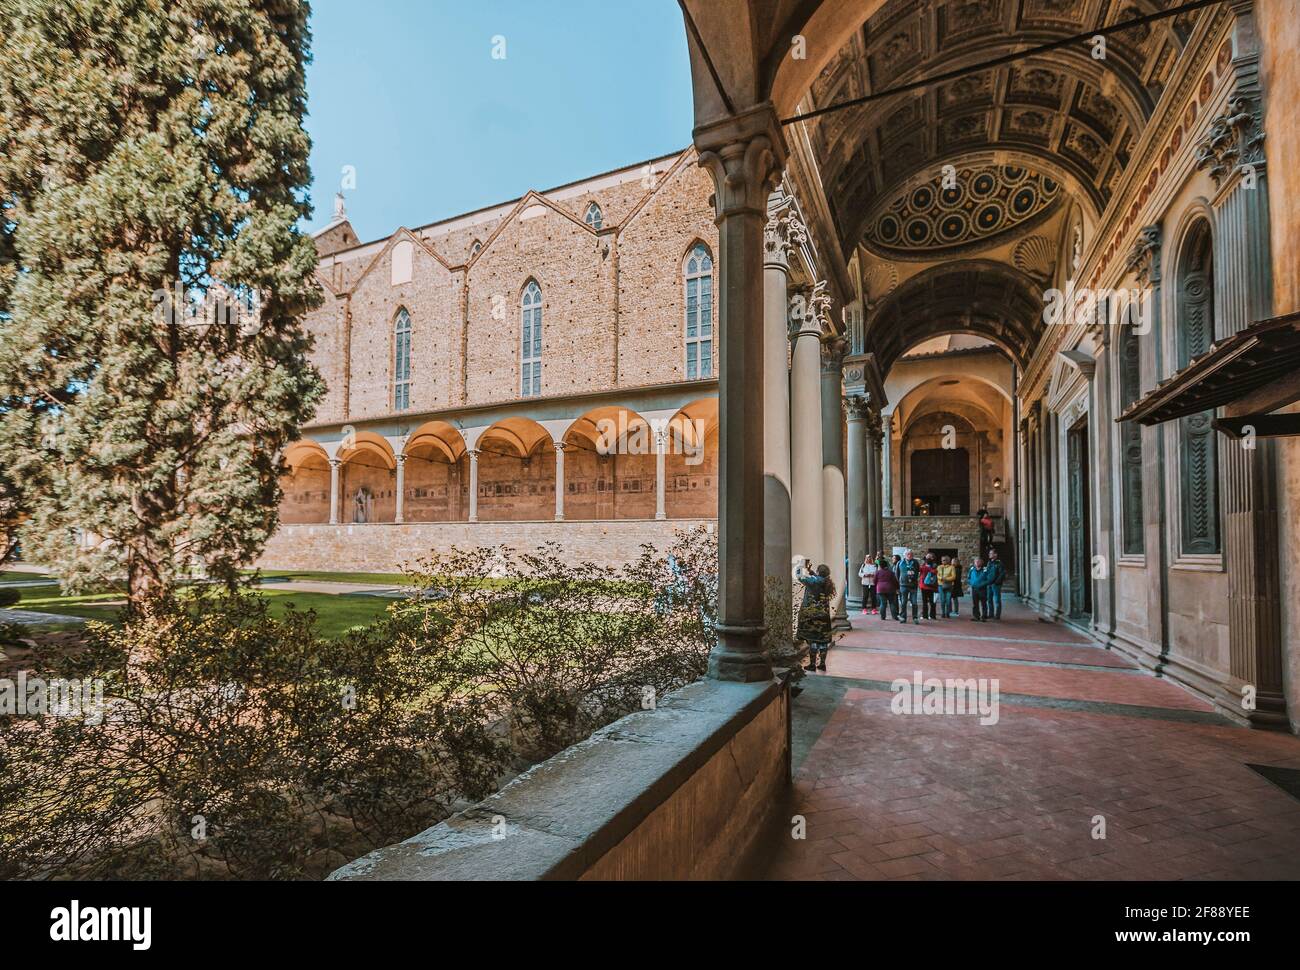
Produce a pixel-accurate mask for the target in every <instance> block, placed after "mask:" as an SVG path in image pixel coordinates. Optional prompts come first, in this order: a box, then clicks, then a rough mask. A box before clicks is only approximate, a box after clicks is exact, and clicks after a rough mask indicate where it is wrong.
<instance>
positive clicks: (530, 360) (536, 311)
mask: <svg viewBox="0 0 1300 970" xmlns="http://www.w3.org/2000/svg"><path fill="white" fill-rule="evenodd" d="M521 316H522V325H521V335H520V354H519V361H520V371H521V373H522V375H523V376H522V380H521V382H520V392H521V393H522V394H523V396H524V397H534V396H536V395H538V394H541V393H542V288H541V287H540V286H538V285H537V281H536V280H529V281H528V285H527V286H525V287H524V296H523V300H522V301H521Z"/></svg>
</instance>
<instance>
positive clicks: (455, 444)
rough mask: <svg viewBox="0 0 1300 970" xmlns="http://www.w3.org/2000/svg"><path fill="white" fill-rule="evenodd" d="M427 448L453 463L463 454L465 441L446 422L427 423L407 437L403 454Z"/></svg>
mask: <svg viewBox="0 0 1300 970" xmlns="http://www.w3.org/2000/svg"><path fill="white" fill-rule="evenodd" d="M429 448H431V449H433V450H434V451H435V452H437V453H438V454H439V455H441V456H442V457H443V458H444V459H445V460H446V461H449V462H452V463H455V462H457V461H459V460H460V458H461V456H462V455H463V454H465V439H464V437H463V436H462V435H461V433H460V432H459V431H458V430H456V428H454V427H452V425H450V424H448V423H447V422H446V421H429V422H426V423H425V424H422V425H420V427H418V428H416V429H415V430H414V431H412V432H411V433H410V435H408V436H407V438H406V447H405V449H404V453H405V454H407V455H411V454H415V453H416V452H417V451H420V450H424V449H429Z"/></svg>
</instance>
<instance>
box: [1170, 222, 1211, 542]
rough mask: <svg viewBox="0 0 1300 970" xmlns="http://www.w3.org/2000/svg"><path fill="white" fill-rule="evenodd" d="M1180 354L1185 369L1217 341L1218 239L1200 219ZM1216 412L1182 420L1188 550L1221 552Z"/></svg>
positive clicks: (1182, 506)
mask: <svg viewBox="0 0 1300 970" xmlns="http://www.w3.org/2000/svg"><path fill="white" fill-rule="evenodd" d="M1177 281H1178V290H1177V307H1176V311H1177V316H1176V329H1175V344H1176V346H1175V354H1176V360H1177V364H1178V368H1179V369H1182V368H1184V367H1186V366H1187V365H1188V364H1189V363H1191V362H1192V360H1194V359H1195V358H1197V357H1199V356H1200V355H1201V354H1204V353H1205V352H1206V351H1207V350H1209V349H1210V345H1211V344H1212V343H1214V244H1213V236H1212V235H1211V232H1210V224H1209V222H1207V221H1206V220H1204V219H1201V220H1199V221H1198V222H1197V223H1196V224H1195V225H1194V226H1193V227H1192V228H1191V229H1190V230H1189V231H1188V233H1187V235H1186V237H1185V238H1184V242H1183V245H1182V250H1181V252H1180V253H1179V259H1178V278H1177ZM1213 418H1214V412H1213V411H1202V412H1201V413H1199V414H1193V415H1189V416H1187V417H1185V418H1180V419H1179V420H1178V486H1179V502H1178V504H1179V527H1180V528H1179V535H1180V539H1181V547H1182V548H1181V551H1182V552H1183V553H1184V554H1187V555H1217V554H1219V553H1220V552H1221V545H1220V537H1219V454H1218V441H1217V438H1216V432H1215V430H1214V428H1213V427H1212V426H1211V424H1210V422H1211V420H1212V419H1213Z"/></svg>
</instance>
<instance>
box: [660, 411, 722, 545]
mask: <svg viewBox="0 0 1300 970" xmlns="http://www.w3.org/2000/svg"><path fill="white" fill-rule="evenodd" d="M665 448H666V454H665V457H664V510H665V513H666V514H667V517H668V518H670V519H713V518H717V515H718V399H717V398H716V397H709V398H702V399H701V400H698V401H692V402H691V403H690V404H687V405H686V406H685V407H683V408H681V409H680V410H678V412H677V413H676V414H674V415H673V416H672V418H671V419H670V420H669V422H668V424H667V438H666V441H665Z"/></svg>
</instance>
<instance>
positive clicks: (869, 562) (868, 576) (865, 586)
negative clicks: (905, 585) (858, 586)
mask: <svg viewBox="0 0 1300 970" xmlns="http://www.w3.org/2000/svg"><path fill="white" fill-rule="evenodd" d="M876 568H877V567H876V559H875V557H874V556H872V555H871V553H867V556H866V558H865V559H863V560H862V565H861V566H859V567H858V579H860V580H862V615H863V616H869V615H870V614H872V613H876V612H878V611H877V608H876Z"/></svg>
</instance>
